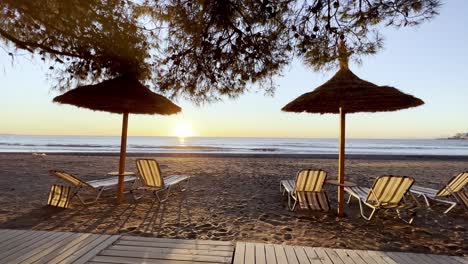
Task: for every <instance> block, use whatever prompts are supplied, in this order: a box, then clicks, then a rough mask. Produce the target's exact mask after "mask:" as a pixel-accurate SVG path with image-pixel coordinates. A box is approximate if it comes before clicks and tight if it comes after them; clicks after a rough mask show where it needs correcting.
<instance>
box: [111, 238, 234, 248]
mask: <svg viewBox="0 0 468 264" xmlns="http://www.w3.org/2000/svg"><path fill="white" fill-rule="evenodd" d="M120 240H121V241H125V240H128V241H149V242H153V241H158V243H170V244H191V245H219V246H221V245H222V246H234V243H233V242H232V241H215V240H194V239H172V238H156V237H138V236H125V235H124V236H122V237H121V239H120Z"/></svg>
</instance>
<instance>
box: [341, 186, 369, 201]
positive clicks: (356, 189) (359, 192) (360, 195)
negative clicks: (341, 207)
mask: <svg viewBox="0 0 468 264" xmlns="http://www.w3.org/2000/svg"><path fill="white" fill-rule="evenodd" d="M344 191H345V192H347V193H348V194H349V195H351V196H354V197H355V198H357V199H359V200H361V201H365V200H366V198H367V194H368V193H369V191H370V189H369V188H366V187H361V186H353V187H345V188H344Z"/></svg>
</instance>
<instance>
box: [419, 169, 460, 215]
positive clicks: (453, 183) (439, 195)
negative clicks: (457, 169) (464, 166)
mask: <svg viewBox="0 0 468 264" xmlns="http://www.w3.org/2000/svg"><path fill="white" fill-rule="evenodd" d="M467 184H468V171H465V172H462V173H460V174H458V175H456V176H454V177H453V178H452V179H450V181H449V182H448V183H447V185H445V186H444V187H442V189H440V190H436V189H432V188H426V187H422V186H413V187H411V189H410V192H412V193H413V194H416V195H417V196H418V197H421V196H422V197H423V198H424V201H425V202H426V205H427V207H430V206H431V204H430V203H429V199H430V200H433V201H437V202H441V203H446V204H449V205H450V206H449V208H447V210H445V211H444V214H446V213H448V212H449V211H450V210H452V208H453V207H455V206H456V205H457V202H459V203H461V204H463V205H464V206H465V209H466V210H468V199H467V197H466V196H467V192H468V190H467V188H466V185H467ZM452 199H453V200H452Z"/></svg>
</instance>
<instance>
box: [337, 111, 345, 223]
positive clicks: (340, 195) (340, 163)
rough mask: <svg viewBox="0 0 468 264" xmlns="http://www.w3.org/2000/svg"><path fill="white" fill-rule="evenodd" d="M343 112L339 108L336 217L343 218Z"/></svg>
mask: <svg viewBox="0 0 468 264" xmlns="http://www.w3.org/2000/svg"><path fill="white" fill-rule="evenodd" d="M345 120H346V119H345V112H344V110H343V108H342V107H340V152H339V157H338V182H339V184H340V185H339V186H338V216H344V186H343V184H344V176H345V175H344V171H345Z"/></svg>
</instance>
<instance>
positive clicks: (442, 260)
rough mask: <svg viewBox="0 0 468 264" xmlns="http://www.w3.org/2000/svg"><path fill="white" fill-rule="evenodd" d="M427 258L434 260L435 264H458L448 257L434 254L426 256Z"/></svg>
mask: <svg viewBox="0 0 468 264" xmlns="http://www.w3.org/2000/svg"><path fill="white" fill-rule="evenodd" d="M428 256H429V257H431V258H432V259H434V260H435V261H436V262H437V263H446V264H460V262H458V261H456V260H455V259H453V258H452V257H450V256H444V255H434V254H428Z"/></svg>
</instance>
